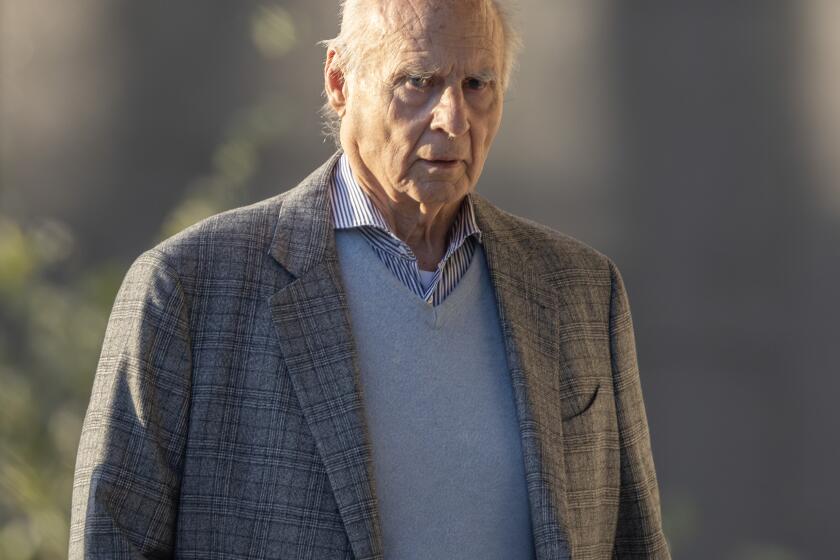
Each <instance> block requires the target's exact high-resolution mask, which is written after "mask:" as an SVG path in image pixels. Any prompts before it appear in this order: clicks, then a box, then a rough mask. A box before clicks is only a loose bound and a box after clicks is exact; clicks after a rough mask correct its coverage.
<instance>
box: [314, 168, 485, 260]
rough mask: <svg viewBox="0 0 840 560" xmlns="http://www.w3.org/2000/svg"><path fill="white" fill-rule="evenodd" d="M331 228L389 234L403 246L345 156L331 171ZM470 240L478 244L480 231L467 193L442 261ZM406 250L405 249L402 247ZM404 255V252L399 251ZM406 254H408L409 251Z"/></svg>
mask: <svg viewBox="0 0 840 560" xmlns="http://www.w3.org/2000/svg"><path fill="white" fill-rule="evenodd" d="M330 201H331V202H332V214H333V225H334V227H335V229H349V228H359V227H372V228H376V229H378V230H381V231H383V232H386V233H388V234H390V236H391V237H392V238H393V239H394V241H395V242H398V243H399V244H400V245H405V244H404V243H403V242H402V241H401V240H400V239H399V238H397V236H396V235H394V232H392V231H391V229H390V228H389V227H388V224H387V222H386V221H385V218H384V217H383V216H382V213H381V212H380V211H379V209H378V208H377V207H376V206H374V204H373V202H372V201H371V199H370V197H369V196H368V195H367V194H366V193H365V192H364V191H363V190H362V188H361V187H360V186H359V184H358V182H357V181H356V178H355V176H354V175H353V172H352V170H351V169H350V161H349V159H348V158H347V154H341V157H340V158H339V160H338V163H337V164H336V166H335V169H334V171H333V180H332V185H331V187H330ZM470 236H474V237H475V238H476V240H477V241H478V242H479V243H480V242H481V230H480V229H479V228H478V224H477V223H476V220H475V209H474V208H473V201H472V198H471V196H470V194H469V193H467V195H466V196H465V197H464V200H463V201H462V203H461V208H460V210H459V212H458V215H457V216H456V217H455V221H454V222H453V224H452V229H451V230H450V232H449V248H448V249H447V251H446V255H445V256H444V258H443V262H445V261H446V259H447V258H449V256H450V255H451V254H452V253H453V252H455V251H456V250H457V249H458V248H459V247H460V246H461V245H462V244H463V243H464V241H466V240H467V238H469V237H470ZM405 249H407V247H405ZM400 252H404V251H400ZM409 253H410V251H409Z"/></svg>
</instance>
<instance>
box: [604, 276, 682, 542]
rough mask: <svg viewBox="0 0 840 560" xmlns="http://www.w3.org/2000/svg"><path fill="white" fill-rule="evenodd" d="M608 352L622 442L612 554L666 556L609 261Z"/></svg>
mask: <svg viewBox="0 0 840 560" xmlns="http://www.w3.org/2000/svg"><path fill="white" fill-rule="evenodd" d="M610 274H611V279H612V288H611V290H612V291H611V296H610V352H611V362H612V373H613V383H614V391H615V404H616V414H617V418H618V433H619V441H620V446H621V454H620V457H621V488H620V492H619V509H618V523H617V526H616V535H615V548H614V550H613V558H614V559H631V558H632V559H641V558H645V559H670V557H671V556H670V552H669V549H668V544H667V542H666V539H665V535H664V533H663V531H662V518H661V512H660V504H659V489H658V486H657V481H656V472H655V470H654V464H653V455H652V452H651V446H650V434H649V431H648V423H647V416H646V413H645V404H644V401H643V399H642V387H641V383H640V380H639V365H638V361H637V358H636V341H635V335H634V333H633V322H632V319H631V317H630V306H629V302H628V299H627V292H626V290H625V288H624V282H623V280H622V278H621V274H620V273H619V271H618V268H617V267H616V266H615V264H613V263H612V262H610Z"/></svg>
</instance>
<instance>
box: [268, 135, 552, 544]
mask: <svg viewBox="0 0 840 560" xmlns="http://www.w3.org/2000/svg"><path fill="white" fill-rule="evenodd" d="M340 155H341V151H339V152H336V153H335V154H334V155H333V156H332V157H331V158H330V159H329V160H328V161H327V162H326V163H325V164H324V165H322V166H321V167H320V168H319V169H317V170H316V171H315V172H313V173H312V174H311V175H310V176H309V177H308V178H306V179H305V180H304V181H303V182H302V183H301V184H300V185H299V186H298V187H296V188H295V189H292V190H291V191H289V192H287V193H286V194H285V195H284V199H283V202H282V205H281V208H280V213H279V215H278V219H277V228H276V230H275V234H274V238H273V241H272V244H271V249H270V253H271V255H272V256H273V257H274V258H275V259H276V260H277V261H278V262H279V263H280V264H281V265H282V266H283V267H284V268H285V269H286V270H288V271H289V272H290V273H291V274H292V275H293V276H294V277H295V278H294V279H293V280H292V281H291V282H290V283H289V284H288V285H286V286H285V287H284V288H282V289H281V290H280V291H278V292H277V293H276V294H274V295H273V296H272V297H271V298H270V299H269V305H270V306H271V312H272V317H273V320H274V325H275V329H276V331H277V333H278V338H279V344H280V346H281V351H282V353H283V356H284V361H285V363H286V366H287V368H288V372H289V375H290V377H291V379H292V385H293V386H294V388H295V391H296V393H297V396H298V399H299V402H300V404H301V408H302V411H303V413H304V415H305V416H306V419H307V423H308V425H309V428H310V431H311V432H312V435H313V437H314V439H315V441H316V446H317V448H318V451H319V453H320V455H321V458H322V460H323V462H324V465H325V467H326V471H327V475H328V477H329V479H330V483H331V486H332V488H333V491H334V494H335V498H336V503H337V505H338V509H339V512H340V514H341V516H342V519H343V522H344V525H345V529H346V531H347V534H348V537H349V539H350V542H351V545H352V547H353V552H354V555H355V557H356V558H360V559H361V558H381V557H382V542H381V528H380V525H379V512H378V508H377V505H376V485H375V481H374V480H373V475H372V472H373V470H372V462H371V448H370V441H369V437H368V432H367V425H366V423H365V418H364V414H363V403H362V398H361V394H360V392H359V375H358V363H357V358H356V353H355V347H354V342H353V335H352V332H351V326H350V318H349V311H348V305H347V299H346V294H345V291H344V287H343V285H342V282H341V274H340V271H339V264H338V257H337V254H336V247H335V235H334V232H333V224H332V217H331V212H330V206H329V204H330V201H329V183H330V179H331V173H332V170H333V167H334V166H335V164H336V162H337V161H338V158H339V157H340ZM473 203H474V210H475V217H476V221H477V223H478V226H479V228H480V229H481V231H482V246H483V248H484V251H485V255H486V257H487V264H488V268H489V273H490V278H491V283H492V285H493V288H494V290H495V296H496V302H497V306H498V309H499V318H500V322H501V326H502V331H503V334H504V338H505V351H506V353H507V360H508V367H509V370H510V373H511V381H512V384H513V389H514V395H515V399H516V407H517V413H518V419H519V427H520V432H521V438H522V439H521V441H522V449H523V455H524V457H523V459H524V463H525V474H526V480H527V488H528V494H529V500H530V507H531V519H532V525H533V530H534V542H535V548H536V552H537V558H538V559H539V560H548V559H560V558H567V557H568V545H567V542H568V534H567V533H568V531H567V527H566V526H565V523H564V522H563V521H564V520H565V519H566V511H567V505H566V496H565V480H564V476H563V474H564V472H565V467H564V458H563V449H562V428H561V425H562V424H561V420H562V419H561V417H560V412H559V408H558V407H557V403H556V401H554V400H552V399H553V398H554V397H555V396H556V395H557V386H558V382H559V375H560V370H559V367H560V366H559V364H560V361H561V350H560V344H559V336H558V329H557V328H554V329H546V327H545V326H546V325H558V324H559V322H558V321H559V308H558V302H557V298H556V296H555V293H554V290H553V289H552V288H551V287H550V286H549V285H548V284H547V283H546V281H545V280H544V279H543V276H542V275H541V274H540V271H539V270H538V269H537V268H536V267H535V266H534V265H533V264H532V263H533V262H539V259H538V258H531V253H529V248H530V246H531V243H532V242H533V240H531V239H528V238H527V236H524V230H523V228H522V222H521V220H520V219H518V218H515V217H513V216H511V215H509V214H507V213H504V212H503V211H501V210H499V209H498V208H496V207H495V206H493V205H492V204H491V203H490V202H488V201H487V200H486V199H484V198H483V197H481V196H478V195H475V194H474V195H473Z"/></svg>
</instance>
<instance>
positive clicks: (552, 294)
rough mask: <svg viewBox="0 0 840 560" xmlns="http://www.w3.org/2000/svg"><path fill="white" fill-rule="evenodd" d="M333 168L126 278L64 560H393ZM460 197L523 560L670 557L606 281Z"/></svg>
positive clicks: (94, 401) (632, 358)
mask: <svg viewBox="0 0 840 560" xmlns="http://www.w3.org/2000/svg"><path fill="white" fill-rule="evenodd" d="M338 155H339V154H336V155H335V156H333V157H332V158H331V159H330V160H329V161H328V162H327V163H326V164H324V165H323V166H322V167H321V168H320V169H318V170H317V171H315V172H314V173H313V174H312V175H311V176H309V177H308V178H307V179H305V180H304V181H303V182H302V183H301V184H300V185H298V186H297V187H296V188H294V189H291V190H289V191H287V192H285V193H283V194H280V195H278V196H275V197H273V198H270V199H268V200H265V201H263V202H260V203H257V204H254V205H252V206H248V207H245V208H239V209H236V210H232V211H229V212H225V213H222V214H219V215H217V216H214V217H211V218H209V219H207V220H205V221H203V222H200V223H199V224H197V225H195V226H193V227H191V228H189V229H187V230H185V231H183V232H182V233H180V234H178V235H176V236H174V237H173V238H170V239H168V240H167V241H165V242H163V243H162V244H160V245H159V246H157V247H155V248H154V249H151V250H150V251H147V252H146V253H144V254H143V255H141V256H140V257H139V258H138V259H137V260H136V261H135V262H134V264H133V265H132V266H131V269H130V270H129V271H128V274H127V275H126V277H125V280H124V282H123V284H122V286H121V288H120V290H119V293H118V295H117V298H116V302H115V304H114V308H113V311H112V313H111V318H110V322H109V324H108V328H107V332H106V334H105V341H104V345H103V348H102V354H101V357H100V360H99V366H98V368H97V371H96V376H95V379H94V383H93V391H92V395H91V400H90V406H89V408H88V410H87V415H86V417H85V422H84V428H83V430H82V437H81V442H80V444H79V452H78V457H77V464H76V471H75V482H74V485H73V504H72V520H71V534H70V557H71V558H108V559H120V558H126V559H128V558H132V559H136V558H171V557H173V556H174V557H177V558H189V559H201V560H208V559H222V558H224V559H239V560H246V559H256V558H284V559H291V558H294V559H298V558H310V559H350V558H356V559H359V560H361V559H375V558H383V557H384V556H387V551H383V550H382V542H381V535H380V527H379V519H378V515H379V514H378V511H377V501H376V485H375V482H376V481H375V480H373V477H372V476H371V459H370V457H371V452H372V451H373V452H375V450H371V446H370V444H369V441H368V438H367V434H366V426H365V423H364V414H363V411H362V406H363V399H362V396H361V394H360V393H359V389H358V384H357V373H358V372H357V369H358V367H357V359H356V355H355V351H354V345H353V336H352V333H351V331H350V322H349V320H348V306H347V298H346V295H345V292H344V288H343V286H342V284H341V275H340V272H339V268H338V266H339V265H338V260H337V257H336V248H335V237H334V234H333V226H332V220H331V215H330V207H329V196H328V187H329V181H330V173H331V170H332V167H333V165H334V164H335V162H336V160H337V157H338ZM474 200H475V211H476V219H477V221H478V225H479V227H480V228H481V230H482V232H483V236H484V237H483V241H484V250H485V254H486V256H487V263H488V266H489V269H490V277H491V280H492V284H493V287H494V290H495V295H496V300H497V303H498V308H499V315H500V318H501V323H502V328H503V333H504V337H505V341H506V342H505V345H506V352H507V358H508V365H509V369H510V376H511V382H512V384H513V388H514V394H515V400H516V407H517V410H518V416H519V427H520V430H521V433H522V449H523V453H524V463H525V472H526V476H527V488H528V495H529V498H530V508H531V516H532V523H533V532H534V543H535V545H536V553H537V558H538V559H540V560H548V559H559V558H568V557H569V556H571V557H572V558H574V559H576V560H583V559H589V558H592V559H595V558H657V559H659V558H662V559H664V558H669V551H668V546H667V543H666V541H665V537H664V535H663V532H662V528H661V519H660V508H659V493H658V488H657V481H656V474H655V472H654V464H653V459H652V457H651V449H650V438H649V434H648V425H647V420H646V416H645V408H644V404H643V402H642V391H641V386H640V384H639V371H638V368H637V364H636V353H635V342H634V339H633V327H632V323H631V320H630V311H629V308H628V303H627V296H626V293H625V290H624V286H623V284H622V280H621V276H620V275H619V273H618V270H616V268H615V266H614V265H613V264H612V262H611V261H610V260H609V259H608V258H607V257H605V256H603V255H602V254H600V253H598V252H596V251H595V250H593V249H591V248H589V247H587V246H586V245H584V244H582V243H580V242H579V241H576V240H574V239H572V238H570V237H567V236H564V235H562V234H559V233H557V232H555V231H553V230H551V229H549V228H547V227H544V226H541V225H539V224H536V223H534V222H530V221H527V220H524V219H522V218H518V217H516V216H513V215H511V214H508V213H505V212H503V211H502V210H500V209H498V208H496V207H494V206H493V205H491V204H490V203H489V202H488V201H487V200H486V199H484V198H482V197H480V196H475V199H474ZM394 398H395V399H398V398H399V395H394ZM383 555H384V556H383Z"/></svg>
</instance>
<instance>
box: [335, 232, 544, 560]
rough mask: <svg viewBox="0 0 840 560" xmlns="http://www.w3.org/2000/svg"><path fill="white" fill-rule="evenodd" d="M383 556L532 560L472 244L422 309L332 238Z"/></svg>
mask: <svg viewBox="0 0 840 560" xmlns="http://www.w3.org/2000/svg"><path fill="white" fill-rule="evenodd" d="M335 233H336V243H337V249H338V256H339V261H340V268H341V274H342V280H343V282H344V286H345V288H346V291H347V298H348V302H349V306H350V318H351V319H350V320H351V325H352V329H353V338H354V341H355V345H356V350H357V353H358V358H359V368H360V372H361V390H362V395H363V402H364V408H365V415H366V420H367V423H368V427H369V429H370V436H371V444H372V455H373V470H374V472H373V474H374V477H373V478H374V484H375V488H376V493H377V499H378V504H379V512H380V521H381V526H382V534H383V546H384V553H385V558H386V559H398V560H413V559H420V558H427V559H436V560H438V559H443V558H445V559H478V558H480V559H482V560H493V559H499V560H501V559H504V560H519V559H531V558H533V557H534V546H533V535H532V530H531V518H530V514H529V509H528V508H529V504H528V494H527V488H526V483H525V474H524V463H523V458H522V449H521V445H520V443H521V440H520V432H519V427H518V419H517V413H516V406H515V403H514V397H513V389H512V386H511V380H510V374H509V371H508V367H507V362H506V356H505V350H504V340H503V338H502V332H501V327H500V324H499V318H498V311H497V307H496V302H495V299H494V296H493V288H492V285H491V283H490V279H489V276H488V272H487V264H486V262H485V258H484V252H483V250H482V249H481V246H480V245H479V246H478V247H477V249H476V252H475V254H474V255H473V258H472V262H471V264H470V267H469V269H468V270H467V272H466V273H465V274H464V276H463V277H462V278H461V280H460V281H459V282H458V285H457V286H456V288H455V290H454V291H453V292H451V293H450V294H449V296H448V297H447V298H446V299H445V300H444V301H443V302H442V303H440V304H439V305H437V306H435V307H433V306H431V305H430V304H428V303H426V302H424V301H423V300H421V299H420V298H419V297H418V296H416V295H415V294H414V293H412V292H411V291H410V290H409V289H408V288H407V287H405V286H404V285H403V284H402V283H401V282H400V281H399V280H398V279H397V278H396V277H395V276H394V275H393V274H392V273H391V272H390V271H389V270H388V269H387V268H386V267H385V265H384V264H383V263H382V262H381V261H380V260H379V259H378V258H377V257H376V255H375V254H374V252H373V249H371V247H370V245H369V244H368V243H367V241H366V240H365V239H364V237H362V235H361V234H360V233H359V231H358V230H353V229H350V230H339V231H336V232H335Z"/></svg>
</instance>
